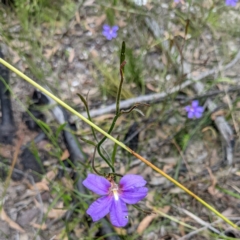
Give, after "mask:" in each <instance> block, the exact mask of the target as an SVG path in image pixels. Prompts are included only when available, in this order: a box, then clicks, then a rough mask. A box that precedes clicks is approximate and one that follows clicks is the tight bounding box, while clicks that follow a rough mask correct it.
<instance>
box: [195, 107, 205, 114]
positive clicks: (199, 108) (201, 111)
mask: <svg viewBox="0 0 240 240" xmlns="http://www.w3.org/2000/svg"><path fill="white" fill-rule="evenodd" d="M195 112H199V113H203V112H204V108H203V107H197V108H196V109H195Z"/></svg>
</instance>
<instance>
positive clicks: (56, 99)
mask: <svg viewBox="0 0 240 240" xmlns="http://www.w3.org/2000/svg"><path fill="white" fill-rule="evenodd" d="M0 63H2V64H3V65H4V66H6V67H7V68H9V69H10V70H11V71H13V72H15V73H16V74H17V75H19V76H20V77H21V78H23V79H24V80H25V81H27V82H28V83H30V84H31V85H33V86H34V87H35V88H37V89H38V90H40V91H42V92H44V93H45V94H46V95H48V96H49V97H51V98H52V99H53V100H55V101H56V102H57V103H58V104H60V105H61V106H62V107H64V108H66V109H67V110H68V111H70V112H71V113H72V114H74V115H76V116H78V117H79V118H80V119H82V120H83V121H84V122H85V123H87V124H88V125H90V126H91V127H93V128H94V129H96V130H97V131H99V132H100V133H102V134H103V135H104V136H105V137H107V138H109V139H110V140H112V141H113V142H115V143H116V144H118V145H119V146H120V147H122V148H123V149H125V150H126V151H128V152H129V153H131V154H132V155H134V156H135V157H137V158H138V159H139V160H141V161H142V162H144V163H145V164H146V165H148V166H149V167H151V168H152V169H153V170H155V171H156V172H158V173H160V174H161V175H162V176H163V177H165V178H166V179H168V180H169V181H171V182H172V183H173V184H175V185H176V186H177V187H179V188H181V189H182V190H183V191H185V192H186V193H187V194H189V195H190V196H192V197H193V198H195V199H196V200H197V201H199V202H200V203H201V204H202V205H204V206H205V207H206V208H208V209H209V210H210V211H211V212H213V213H215V214H216V215H217V216H218V217H220V218H221V219H222V220H224V221H225V222H226V223H228V224H229V225H231V226H232V227H234V228H236V229H238V230H240V228H239V227H238V226H237V225H236V224H234V223H233V222H232V221H230V220H229V219H227V218H226V217H225V216H223V215H222V214H221V213H219V212H218V211H217V210H216V209H214V208H213V207H212V206H210V205H209V204H208V203H206V202H205V201H204V200H203V199H201V198H200V197H198V196H197V195H195V194H194V193H193V192H191V191H190V190H189V189H187V188H186V187H184V186H183V185H182V184H180V183H179V182H177V181H176V180H174V179H173V178H172V177H170V176H169V175H168V174H166V173H165V172H163V171H162V170H161V169H159V168H158V167H156V166H155V165H153V164H152V163H151V162H149V161H148V160H147V159H145V158H143V157H142V156H140V155H139V154H137V153H136V152H134V151H133V150H132V149H130V148H129V147H127V146H126V145H125V144H123V143H122V142H120V141H118V140H117V139H116V138H114V137H112V136H111V135H109V134H108V133H106V132H105V131H104V130H102V129H101V128H100V127H98V126H97V125H95V124H94V123H92V122H91V121H90V120H88V119H87V118H85V117H84V116H83V115H81V114H80V113H78V112H77V111H76V110H74V109H73V108H71V107H70V106H69V105H67V104H66V103H65V102H63V101H62V100H60V99H59V98H58V97H56V96H55V95H53V94H52V93H50V92H49V91H47V90H46V89H45V88H43V87H42V86H40V85H39V84H38V83H36V82H34V81H33V80H32V79H31V78H29V77H27V76H26V75H25V74H23V73H22V72H20V71H19V70H17V69H16V68H15V67H13V66H12V65H10V64H9V63H8V62H6V61H4V60H3V59H2V58H0Z"/></svg>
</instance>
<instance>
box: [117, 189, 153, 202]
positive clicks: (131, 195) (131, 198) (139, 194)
mask: <svg viewBox="0 0 240 240" xmlns="http://www.w3.org/2000/svg"><path fill="white" fill-rule="evenodd" d="M147 193H148V189H147V188H146V187H141V188H134V189H133V190H128V191H123V192H122V194H121V196H120V198H121V200H123V201H124V202H125V203H127V204H135V203H137V202H139V201H140V200H142V199H143V198H145V197H146V196H147Z"/></svg>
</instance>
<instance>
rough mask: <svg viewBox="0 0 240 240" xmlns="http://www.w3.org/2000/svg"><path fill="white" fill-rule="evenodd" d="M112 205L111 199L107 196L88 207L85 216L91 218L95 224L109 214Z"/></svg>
mask: <svg viewBox="0 0 240 240" xmlns="http://www.w3.org/2000/svg"><path fill="white" fill-rule="evenodd" d="M112 203H113V198H112V197H109V196H104V197H101V198H99V199H97V200H96V201H95V202H93V203H92V204H91V205H90V206H89V208H88V210H87V214H88V215H90V216H91V218H92V220H93V221H94V222H96V221H98V220H99V219H101V218H103V217H105V216H106V215H107V214H108V213H109V211H110V209H111V207H112Z"/></svg>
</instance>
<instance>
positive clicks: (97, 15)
mask: <svg viewBox="0 0 240 240" xmlns="http://www.w3.org/2000/svg"><path fill="white" fill-rule="evenodd" d="M142 2H144V1H142ZM239 9H240V3H238V4H237V5H236V6H235V7H231V6H226V5H225V1H223V0H216V1H212V0H204V1H191V0H190V1H186V0H185V1H183V0H182V1H180V3H179V4H176V3H174V2H173V1H170V2H169V1H167V0H165V1H154V0H149V1H147V4H146V5H142V6H141V5H137V4H136V3H134V1H130V0H123V1H118V0H112V1H110V0H109V1H105V0H98V1H96V0H86V1H81V0H79V1H73V0H66V1H54V2H53V3H52V4H49V3H48V1H46V2H44V1H42V2H41V4H40V3H39V1H32V2H30V3H28V4H27V5H26V3H25V1H22V0H16V1H15V5H14V6H6V5H2V4H1V5H0V23H1V28H0V47H1V51H2V52H3V54H4V59H5V60H6V61H7V62H9V63H10V64H12V65H13V66H14V67H16V68H17V69H19V70H20V71H21V72H23V73H24V74H26V75H27V76H29V77H31V78H32V79H34V80H35V81H36V82H37V83H39V84H40V85H42V86H44V87H45V88H47V89H49V90H50V91H51V92H53V93H54V94H55V95H56V96H58V97H59V98H60V99H61V100H63V101H64V102H65V103H67V104H69V105H70V106H71V107H73V108H74V109H75V110H77V111H78V112H80V113H82V114H83V115H84V116H86V115H87V114H86V109H85V106H84V103H83V102H82V101H81V99H80V98H79V96H78V95H77V94H81V95H82V96H84V97H85V98H87V102H88V107H89V109H90V115H91V116H92V121H93V122H94V123H95V124H96V125H98V126H99V127H101V128H102V129H104V130H105V131H108V129H109V127H110V125H111V121H112V119H113V118H114V116H115V101H116V95H117V91H118V87H119V82H120V74H119V65H120V51H121V46H122V42H123V41H125V43H126V57H125V60H126V65H125V79H124V83H123V88H122V94H121V102H120V107H121V108H122V109H125V110H126V109H129V108H131V107H132V106H133V105H134V104H136V103H141V104H142V105H140V106H139V109H138V111H132V112H131V113H129V114H123V115H122V116H120V117H119V118H118V120H117V122H116V125H115V128H114V130H113V132H112V136H114V137H116V138H118V139H119V140H120V141H122V142H124V143H125V144H126V145H128V146H129V147H130V148H132V149H134V151H136V152H137V153H139V154H140V155H142V156H143V157H145V158H146V159H148V160H149V161H150V162H151V163H152V164H154V165H156V166H157V167H159V168H160V169H162V170H163V171H164V172H165V173H167V174H169V175H170V176H172V177H173V178H174V179H176V180H177V181H179V182H180V183H182V184H183V185H184V186H185V187H187V188H188V189H189V190H191V191H192V192H194V193H195V194H196V195H198V196H199V197H201V198H202V199H203V200H204V201H206V202H207V203H208V204H210V205H211V206H213V207H214V208H215V209H216V210H217V211H219V212H220V213H222V214H223V215H224V216H225V217H227V218H228V219H230V220H231V221H233V222H234V223H235V224H237V225H238V224H239V223H240V151H239V136H240V135H239V134H240V131H239V123H240V111H239V109H240V95H239V91H240V84H239V79H240V68H239V64H240V52H239V49H240V38H239V31H240V30H239V24H240V14H239ZM104 24H109V25H117V26H118V27H119V30H118V32H117V37H116V38H114V39H112V40H107V39H106V38H105V37H104V36H103V34H102V28H103V25H104ZM0 69H1V68H0ZM0 74H1V73H0ZM5 80H7V79H5ZM9 81H10V82H9V86H10V92H11V104H12V110H13V118H14V123H15V128H16V132H15V135H14V136H13V142H12V143H10V144H9V143H6V142H2V143H1V144H0V160H1V172H0V173H1V178H2V179H3V181H2V182H1V183H0V192H1V194H0V196H2V197H1V203H2V204H1V215H0V240H5V239H11V240H13V239H14V240H15V239H20V240H32V239H36V240H49V239H52V240H53V239H55V240H56V239H59V240H65V239H107V240H111V239H147V240H155V239H156V240H159V239H162V240H175V239H177V240H179V239H181V240H183V239H196V240H198V239H199V240H200V239H206V240H208V239H240V231H239V230H237V229H234V228H233V227H231V226H230V225H228V224H227V223H225V222H224V221H223V220H221V219H220V218H219V217H217V216H216V215H215V214H214V213H212V212H211V211H209V210H208V209H207V208H205V207H204V206H203V205H202V204H201V203H199V202H198V201H197V200H196V199H194V198H192V197H191V196H189V195H187V194H186V193H185V192H184V191H183V190H181V189H179V188H178V187H177V186H175V185H173V184H172V183H171V182H169V181H168V180H167V179H166V178H164V177H163V176H161V175H159V174H158V173H156V172H155V171H154V170H152V169H151V168H150V167H148V166H146V165H145V164H144V163H143V162H141V161H139V160H138V159H136V158H135V157H133V156H131V155H130V154H128V153H126V152H125V150H123V149H121V148H120V147H118V148H117V149H116V146H115V145H114V143H112V142H111V141H110V140H107V141H105V142H104V144H103V149H104V155H105V156H106V158H109V159H111V156H113V152H114V151H115V150H116V153H114V154H115V155H114V157H115V169H116V172H118V173H120V174H122V175H125V174H139V175H141V176H143V178H144V179H145V180H146V181H147V187H148V189H149V193H148V195H147V197H146V198H145V199H144V200H143V201H141V202H140V203H139V204H137V205H136V206H135V207H134V206H128V210H129V223H128V225H127V226H126V227H124V228H111V224H110V223H108V218H106V220H107V221H106V222H97V223H93V222H92V221H91V219H90V217H89V216H87V215H86V209H87V208H88V204H87V203H86V202H93V201H94V200H95V199H96V198H97V197H96V195H94V194H92V193H91V192H86V193H84V192H82V190H81V187H79V186H81V181H82V179H84V178H86V176H87V173H90V172H93V170H92V168H91V159H92V156H93V152H94V146H93V145H94V144H96V141H95V140H96V139H95V138H94V136H93V134H92V130H91V127H90V126H89V125H87V124H86V123H84V122H83V121H81V120H80V119H78V118H77V117H76V116H72V115H70V114H68V116H67V118H68V120H69V123H70V125H74V127H73V130H74V131H73V132H71V133H70V134H72V135H74V136H75V137H76V138H77V141H78V142H79V145H80V146H81V148H80V153H78V156H80V157H79V159H80V161H76V159H75V160H73V159H72V157H73V156H72V155H71V150H70V147H69V145H68V144H66V135H64V134H66V132H65V133H63V129H64V127H65V125H64V124H63V122H61V120H60V118H61V117H59V115H56V114H54V111H53V110H54V109H56V107H57V106H56V104H49V102H48V101H45V102H44V97H43V99H42V98H41V97H40V95H39V92H35V94H34V90H35V89H34V87H33V86H31V85H30V84H29V83H27V82H26V81H24V80H23V79H22V78H20V77H19V76H17V75H16V74H15V73H13V72H10V80H9ZM40 98H41V99H40ZM194 100H198V102H199V106H202V107H203V109H204V112H203V113H202V115H201V117H200V118H189V116H188V114H187V112H186V109H185V107H186V106H191V104H192V101H194ZM41 101H43V102H41ZM145 103H147V104H148V106H146V105H145ZM2 109H3V106H2ZM59 109H60V108H59ZM60 111H62V109H60ZM64 114H65V112H64ZM1 117H3V111H2V115H1ZM65 117H66V115H65ZM36 119H40V120H41V121H38V122H37V121H36ZM36 122H37V124H36ZM26 123H27V124H26ZM1 129H2V128H1ZM43 132H44V134H43ZM96 135H97V136H96V138H97V139H98V140H99V139H101V138H102V135H101V134H100V133H97V134H96ZM0 136H1V133H0ZM27 144H28V147H23V146H26V145H27ZM81 154H82V155H81ZM95 166H96V167H97V169H98V170H99V171H102V170H105V171H109V168H108V165H107V164H106V162H105V161H104V160H103V159H102V158H101V157H100V156H99V155H98V154H97V155H96V158H95ZM6 169H7V171H6ZM79 184H80V185H79ZM239 225H240V224H239ZM106 226H107V227H106ZM108 227H109V228H108ZM102 229H105V230H106V232H107V234H106V232H105V234H103V233H102V232H101V231H102Z"/></svg>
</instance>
